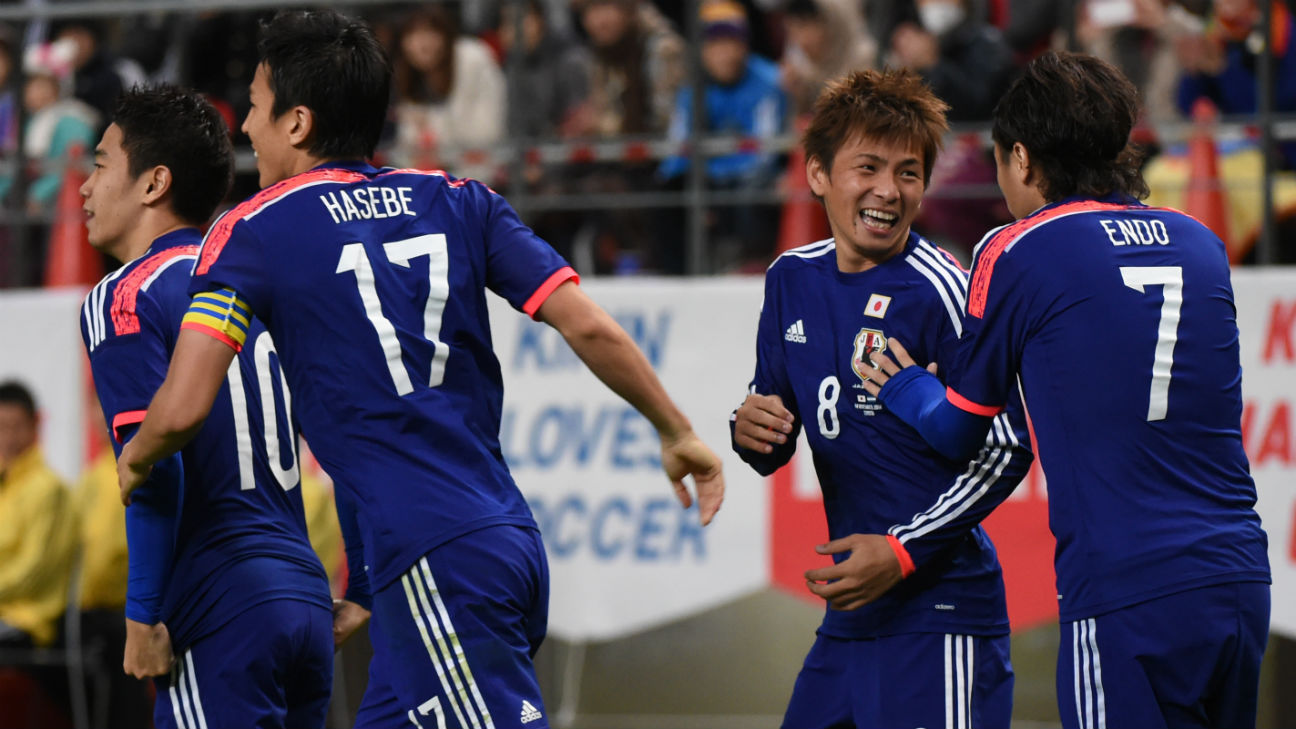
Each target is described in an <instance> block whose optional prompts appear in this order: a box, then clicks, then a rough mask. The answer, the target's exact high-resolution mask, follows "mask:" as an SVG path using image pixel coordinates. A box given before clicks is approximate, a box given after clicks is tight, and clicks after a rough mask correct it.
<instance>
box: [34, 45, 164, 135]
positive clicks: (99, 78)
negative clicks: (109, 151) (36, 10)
mask: <svg viewBox="0 0 1296 729" xmlns="http://www.w3.org/2000/svg"><path fill="white" fill-rule="evenodd" d="M54 40H55V42H61V41H62V42H70V43H72V44H73V47H75V48H76V53H75V55H74V56H73V59H72V68H73V95H74V96H76V98H78V99H80V100H81V101H84V102H85V103H87V104H89V105H90V106H91V107H93V108H94V110H95V111H97V112H98V113H99V117H98V118H99V119H100V120H101V121H102V123H103V126H104V127H107V126H108V124H107V121H106V120H107V119H108V117H109V115H110V114H112V109H113V104H115V103H116V102H117V95H118V94H120V93H121V92H122V89H128V88H130V87H131V86H134V85H136V84H140V83H144V81H145V80H146V77H145V74H144V71H143V69H142V68H140V65H139V64H138V63H136V62H134V61H132V60H130V59H126V58H119V57H118V56H117V55H116V54H114V53H112V52H110V51H109V50H107V49H106V48H104V46H103V43H102V41H103V29H102V28H101V27H100V26H99V25H97V24H94V23H91V22H90V21H85V20H72V21H68V22H66V23H65V24H63V25H61V26H59V27H58V29H57V30H56V31H55V33H54ZM102 133H103V129H102V128H96V129H95V130H94V137H95V139H98V137H99V135H100V134H102Z"/></svg>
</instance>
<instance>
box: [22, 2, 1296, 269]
mask: <svg viewBox="0 0 1296 729" xmlns="http://www.w3.org/2000/svg"><path fill="white" fill-rule="evenodd" d="M1262 2H1263V0H1214V2H1212V0H1056V1H1052V2H1040V1H1039V0H699V2H688V1H686V0H653V1H650V0H521V1H520V2H515V0H483V1H482V2H471V3H457V2H425V3H418V4H408V3H406V4H392V5H390V6H388V5H366V6H360V7H357V8H355V12H356V13H357V14H360V15H362V16H364V17H366V18H367V19H368V20H369V21H370V22H371V23H372V25H373V27H374V28H375V29H376V30H377V31H378V34H379V36H380V38H381V39H382V40H383V41H384V43H385V44H386V46H387V48H388V49H389V52H390V55H391V58H392V61H393V65H394V70H395V84H394V88H393V98H392V102H393V103H392V105H391V111H390V115H389V119H390V124H389V128H388V130H387V133H386V135H385V137H384V140H383V144H382V147H381V154H380V159H379V160H378V161H379V162H381V163H385V164H392V165H397V166H414V167H423V168H444V169H446V170H447V171H449V172H451V173H452V174H456V175H460V176H470V177H475V178H478V179H482V180H484V181H487V182H489V183H490V184H492V185H493V186H495V187H496V189H499V190H501V191H502V192H505V193H506V194H516V195H526V196H527V199H528V200H534V199H544V198H546V197H550V198H555V199H560V200H566V201H571V200H579V199H581V197H582V196H590V195H603V196H606V195H611V194H617V193H626V194H631V195H633V194H636V193H662V192H671V191H678V190H682V189H684V188H685V186H686V185H687V184H689V183H690V174H689V165H690V162H689V159H688V158H687V157H685V156H682V155H680V154H664V155H654V154H646V153H640V154H631V155H627V156H626V157H625V158H623V159H616V160H611V161H609V160H604V159H593V160H592V161H585V160H581V159H571V160H563V161H561V162H553V161H551V160H542V159H540V158H539V157H538V156H536V155H528V154H523V153H518V152H514V153H502V152H501V151H502V150H508V149H513V148H512V147H508V146H507V145H508V144H509V143H515V142H518V141H519V140H549V141H558V140H567V141H577V140H579V141H580V142H591V141H599V140H621V139H625V138H635V139H649V140H652V139H661V140H671V141H675V142H683V140H685V139H687V138H688V137H690V135H691V133H692V132H693V131H694V130H696V129H701V130H703V131H705V132H706V133H708V134H716V135H735V136H737V137H741V138H742V139H744V140H749V141H747V142H745V143H742V144H738V145H736V147H735V149H734V150H733V151H731V152H725V153H719V154H717V155H715V156H711V157H710V158H708V159H706V160H705V164H704V173H703V174H702V181H703V184H704V185H705V187H706V188H707V190H709V191H712V192H719V191H724V192H728V193H738V194H737V195H734V194H731V195H730V198H729V202H727V203H725V204H723V205H716V206H713V207H711V208H709V210H708V214H707V216H706V219H705V221H704V222H705V230H706V233H707V239H708V241H709V245H710V247H711V249H712V251H711V262H712V265H711V266H710V268H711V270H713V271H716V272H725V271H759V270H762V269H763V266H764V265H765V264H767V263H768V261H769V260H770V258H771V256H772V255H773V254H774V252H775V250H776V248H777V246H778V244H779V241H778V240H776V235H777V231H778V227H779V226H778V221H779V215H780V212H781V209H780V206H779V204H778V201H777V200H773V201H771V196H770V193H778V192H779V191H780V190H782V189H783V188H782V187H780V185H782V184H785V180H784V178H785V176H786V171H787V168H788V167H787V161H788V154H787V153H788V145H787V144H783V145H782V146H780V145H778V144H772V143H770V142H771V141H772V140H788V139H793V138H795V134H796V132H797V120H798V119H799V118H802V117H804V116H805V115H806V114H807V113H808V112H809V110H810V108H811V106H812V104H813V103H814V100H815V98H816V96H817V94H818V92H819V90H820V89H821V88H822V87H823V85H824V83H825V82H826V81H828V80H829V79H831V78H833V77H835V76H838V75H840V74H841V73H843V72H845V71H847V70H849V69H853V68H861V67H880V66H884V65H885V66H907V67H911V68H914V69H916V70H918V71H920V72H921V73H922V75H923V76H924V77H925V78H926V79H927V80H928V82H929V83H930V84H931V85H932V87H933V89H934V90H935V91H936V93H937V94H938V95H939V96H941V97H942V98H943V99H945V100H946V101H947V102H948V103H949V105H950V112H949V118H950V120H951V121H952V122H953V123H954V124H955V128H956V130H959V129H962V128H964V127H971V128H975V127H976V125H978V124H980V125H982V127H984V125H985V123H986V121H987V120H988V119H989V117H990V114H991V111H992V110H993V108H994V104H995V102H996V100H997V99H998V96H999V94H1000V93H1001V91H1002V90H1003V89H1004V88H1005V87H1006V85H1007V84H1008V83H1010V82H1011V80H1012V78H1013V75H1014V72H1015V71H1016V69H1018V68H1020V67H1021V66H1022V65H1023V64H1024V63H1025V62H1026V61H1028V60H1030V59H1031V58H1032V57H1034V56H1035V55H1036V54H1038V53H1039V52H1041V51H1042V50H1044V49H1046V48H1051V47H1053V48H1057V47H1069V48H1072V49H1079V50H1085V51H1088V52H1092V53H1094V54H1096V55H1099V56H1102V57H1104V58H1106V59H1108V60H1111V61H1113V62H1115V63H1116V64H1117V65H1118V66H1120V67H1121V68H1122V69H1124V70H1125V72H1126V73H1127V74H1128V75H1129V76H1130V77H1131V78H1132V80H1133V81H1134V82H1135V83H1136V84H1137V86H1138V87H1139V88H1140V90H1141V92H1142V93H1143V98H1144V104H1145V108H1146V117H1147V118H1146V121H1145V124H1144V125H1143V126H1142V127H1141V128H1140V132H1139V134H1140V140H1141V141H1143V142H1146V143H1149V145H1150V146H1151V148H1152V150H1153V151H1154V152H1155V151H1157V150H1158V149H1159V142H1160V141H1161V140H1160V139H1159V138H1158V135H1157V131H1156V130H1157V129H1158V128H1159V127H1160V126H1161V125H1164V124H1168V123H1169V124H1173V123H1175V122H1178V121H1183V120H1187V119H1190V118H1191V114H1192V111H1193V109H1194V107H1195V105H1196V103H1197V100H1198V99H1202V98H1205V99H1209V100H1210V101H1211V102H1212V103H1213V105H1214V106H1215V108H1216V109H1218V111H1219V113H1221V114H1223V115H1224V116H1225V118H1229V117H1234V116H1240V115H1241V116H1244V115H1249V114H1254V113H1255V112H1256V110H1257V107H1258V103H1259V100H1258V93H1257V83H1256V78H1257V74H1258V64H1257V51H1259V50H1260V49H1261V48H1262V46H1263V43H1262V41H1263V38H1262V33H1261V30H1260V23H1261V15H1262V13H1261V10H1262V7H1261V3H1262ZM690 12H697V13H698V16H697V17H696V18H690V17H688V16H687V14H688V13H690ZM519 13H520V14H521V17H520V18H519V17H517V16H518V14H519ZM1272 13H1273V36H1272V46H1273V52H1274V56H1275V61H1274V66H1275V73H1274V87H1275V92H1276V97H1275V98H1276V110H1277V111H1278V112H1279V113H1283V112H1292V111H1296V65H1294V64H1296V54H1294V53H1291V52H1290V45H1291V41H1292V29H1293V24H1292V22H1293V21H1292V14H1291V10H1290V8H1289V6H1288V2H1287V0H1273V5H1272ZM262 15H264V12H253V11H248V12H222V13H214V12H189V13H175V14H158V13H153V14H149V15H141V16H133V17H122V18H116V19H112V20H103V19H93V20H58V21H51V22H48V23H46V22H34V23H30V24H27V25H25V26H23V27H21V28H20V27H17V26H9V27H4V26H0V86H3V87H4V88H6V89H7V91H6V92H5V93H4V94H3V95H2V96H0V149H2V150H3V152H4V153H5V157H6V159H9V160H14V158H15V155H14V153H15V152H16V151H17V150H18V149H19V144H20V143H21V152H22V155H21V157H20V158H19V159H20V160H21V161H22V164H21V165H15V164H14V163H13V162H10V164H8V165H6V166H5V167H3V168H0V169H3V172H2V173H0V196H2V199H3V203H4V210H5V211H6V214H5V220H6V224H5V225H4V226H0V285H3V286H17V285H36V284H39V283H40V282H41V273H42V271H43V268H42V266H43V263H44V249H45V246H46V241H47V239H48V236H49V230H48V228H49V223H50V221H51V220H53V218H54V207H55V202H56V200H55V198H56V196H57V194H58V192H59V191H60V189H61V183H62V182H63V181H64V177H63V173H64V170H65V169H66V167H67V165H68V160H69V156H70V155H71V154H73V153H74V152H73V151H74V150H81V155H82V159H84V156H85V150H88V149H91V148H93V146H94V144H95V142H96V141H97V139H98V136H99V134H100V133H101V132H102V130H103V128H104V127H105V126H106V119H108V118H109V116H110V115H111V111H112V104H113V100H114V98H115V96H116V94H117V93H118V92H119V91H120V90H121V89H122V88H126V87H129V86H130V85H133V84H135V83H140V82H146V81H150V80H156V81H173V82H179V83H182V84H185V85H189V86H192V87H194V88H196V89H198V90H199V91H202V92H203V93H205V94H207V95H208V97H209V98H210V99H211V100H212V101H213V102H214V103H215V104H216V105H217V106H218V108H219V109H221V111H222V112H223V113H224V114H225V116H226V118H227V120H229V122H230V123H231V127H232V128H233V129H234V133H235V137H236V144H238V145H239V146H240V147H242V148H246V144H247V140H246V137H244V136H243V135H242V134H241V133H239V132H238V130H237V127H238V126H239V124H240V123H241V120H242V118H243V116H244V114H245V113H246V110H247V104H248V101H247V85H248V82H249V80H250V78H251V77H252V73H253V71H254V64H255V58H256V48H255V44H256V33H257V23H258V20H259V18H260V17H261V16H262ZM693 23H697V24H698V25H697V29H698V32H697V36H696V37H698V38H700V44H699V48H698V49H696V51H697V52H696V53H694V52H693V50H694V49H692V48H691V47H690V44H689V43H687V42H686V40H685V39H686V38H687V37H690V33H691V32H692V29H693V28H694V26H693ZM695 58H696V59H697V62H698V63H697V71H698V73H699V74H700V77H699V82H698V83H697V84H696V86H697V87H698V88H697V89H696V91H697V92H699V95H698V97H697V98H699V99H700V101H701V102H702V105H701V106H702V108H701V110H700V111H699V113H698V118H697V119H695V118H694V114H693V106H694V103H693V102H694V98H695V83H694V78H695V76H694V73H693V69H694V59H695ZM20 127H21V129H20ZM20 132H21V133H20ZM20 140H21V142H20ZM681 148H682V145H681ZM676 151H679V150H676ZM1276 154H1278V155H1279V159H1280V160H1281V162H1280V167H1284V168H1290V167H1291V166H1292V163H1291V162H1292V160H1293V159H1296V141H1293V140H1287V141H1285V142H1283V143H1282V144H1280V149H1279V150H1277V151H1276ZM573 157H579V155H573ZM244 167H245V168H247V169H249V170H250V165H244ZM696 182H697V181H696V179H694V180H692V183H693V184H696ZM993 184H994V175H993V161H992V159H991V158H990V156H989V154H988V150H987V148H986V145H985V143H984V139H981V140H979V141H977V142H976V143H972V142H971V141H968V140H960V139H959V138H957V136H956V137H955V138H953V140H952V143H950V144H949V145H948V146H947V150H946V152H945V159H944V160H942V161H941V163H940V164H939V165H938V169H937V173H936V176H935V178H934V179H933V186H934V187H935V186H939V185H947V186H950V187H949V189H950V190H951V191H952V192H950V193H949V194H941V193H940V192H939V191H937V190H935V189H933V190H932V192H934V193H937V194H934V195H932V198H933V200H932V202H933V204H932V205H931V208H932V210H931V212H930V214H929V215H927V216H926V217H925V218H924V219H923V220H920V221H919V229H920V230H923V231H924V232H925V233H927V234H928V235H930V236H932V237H934V238H937V239H939V240H940V241H941V242H943V243H946V244H948V245H950V246H951V247H953V248H954V249H956V253H957V252H958V251H959V250H966V249H967V248H968V247H969V246H970V245H972V244H973V243H975V241H976V239H978V238H979V236H980V235H981V233H983V232H984V231H985V230H986V229H987V228H988V227H990V226H992V225H994V224H997V223H1001V222H1005V218H1006V215H1007V212H1006V210H1004V209H1003V208H1002V206H1001V205H999V204H998V203H997V194H995V192H994V190H993ZM960 190H961V191H962V192H960ZM253 192H255V175H252V174H250V173H249V174H244V175H240V177H239V180H238V183H237V185H236V189H235V190H234V192H233V193H232V196H231V200H234V199H241V198H243V197H245V196H247V195H249V194H251V193H253ZM744 192H750V193H754V194H752V195H749V196H747V197H744V196H743V195H742V194H741V193H744ZM672 199H673V200H680V201H682V200H684V199H685V198H684V196H682V195H679V196H676V197H675V198H672ZM522 212H523V213H524V216H525V217H526V219H527V220H528V222H529V223H530V224H531V225H532V226H533V227H535V228H536V229H537V230H538V231H539V232H540V233H541V234H542V235H544V236H545V237H546V238H547V239H549V240H550V241H551V242H552V243H553V244H554V245H555V246H556V247H557V248H558V249H559V250H560V251H561V252H563V253H565V254H567V255H569V256H571V257H573V260H574V261H575V262H576V263H577V265H578V267H580V268H582V269H583V270H586V271H589V272H592V273H636V272H650V273H681V272H684V270H685V261H684V252H683V243H682V241H683V240H684V237H685V235H684V229H685V209H684V207H683V206H682V204H678V203H677V204H674V205H664V206H663V207H661V208H655V207H652V208H650V207H645V206H643V205H633V204H628V205H616V204H609V205H602V206H599V209H594V210H591V209H579V205H572V204H567V205H548V206H540V207H538V209H537V210H535V211H528V210H526V209H524V210H523V211H522ZM21 221H26V222H21ZM19 226H22V234H21V235H15V234H14V232H15V230H16V228H17V227H19ZM1239 235H1243V234H1242V233H1239Z"/></svg>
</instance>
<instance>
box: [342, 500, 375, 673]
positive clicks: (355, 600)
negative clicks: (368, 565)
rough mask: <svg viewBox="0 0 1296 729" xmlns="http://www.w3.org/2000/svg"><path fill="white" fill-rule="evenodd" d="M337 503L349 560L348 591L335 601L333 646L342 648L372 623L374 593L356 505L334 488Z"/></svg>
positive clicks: (343, 541)
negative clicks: (359, 631) (366, 565)
mask: <svg viewBox="0 0 1296 729" xmlns="http://www.w3.org/2000/svg"><path fill="white" fill-rule="evenodd" d="M333 501H334V503H335V504H336V505H337V514H338V526H339V527H340V528H341V530H342V543H343V545H344V547H345V549H346V558H347V589H346V594H345V595H343V596H342V599H341V600H334V601H333V645H334V647H335V648H338V647H341V646H342V644H343V643H344V642H346V639H347V638H350V637H351V634H352V633H354V632H355V631H356V630H358V629H359V628H361V627H362V626H363V625H364V624H365V623H366V622H368V621H369V616H370V614H371V611H372V610H373V591H372V588H371V587H370V585H369V571H368V570H367V569H365V559H364V541H363V539H362V537H361V536H360V523H359V519H358V517H357V515H356V508H355V504H354V503H352V501H351V500H350V499H348V498H346V496H345V495H344V493H343V490H342V489H340V488H338V487H337V484H334V487H333Z"/></svg>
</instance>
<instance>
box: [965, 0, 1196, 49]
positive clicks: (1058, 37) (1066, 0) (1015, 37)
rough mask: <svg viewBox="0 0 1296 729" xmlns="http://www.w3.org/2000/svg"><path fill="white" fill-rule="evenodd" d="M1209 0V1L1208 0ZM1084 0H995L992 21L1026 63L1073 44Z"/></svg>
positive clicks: (991, 5)
mask: <svg viewBox="0 0 1296 729" xmlns="http://www.w3.org/2000/svg"><path fill="white" fill-rule="evenodd" d="M1207 1H1208V2H1209V0H1207ZM1081 2H1083V0H1056V1H1055V2H1040V0H992V2H991V3H990V20H991V21H992V22H993V24H994V26H995V27H996V28H999V30H1000V31H1001V32H1002V33H1003V36H1004V41H1005V42H1007V43H1008V47H1009V48H1012V50H1013V56H1014V60H1015V62H1016V64H1018V65H1025V64H1026V63H1028V62H1029V61H1030V60H1031V59H1032V58H1035V57H1036V56H1038V55H1040V54H1041V53H1043V52H1044V51H1047V50H1048V49H1049V48H1051V47H1061V46H1067V45H1069V44H1070V37H1071V35H1072V34H1073V31H1074V29H1073V28H1072V27H1071V21H1072V19H1073V18H1074V16H1075V9H1076V6H1077V5H1078V4H1079V3H1081Z"/></svg>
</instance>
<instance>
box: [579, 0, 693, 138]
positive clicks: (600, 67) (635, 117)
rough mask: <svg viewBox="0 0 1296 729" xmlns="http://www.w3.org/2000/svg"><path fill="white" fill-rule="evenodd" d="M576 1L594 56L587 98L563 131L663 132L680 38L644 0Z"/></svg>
mask: <svg viewBox="0 0 1296 729" xmlns="http://www.w3.org/2000/svg"><path fill="white" fill-rule="evenodd" d="M576 2H577V7H578V8H579V12H580V20H581V27H582V28H584V30H585V33H586V34H587V35H588V37H589V43H590V48H591V50H592V51H593V56H594V58H593V66H592V69H591V73H590V95H589V98H588V99H587V101H586V103H585V105H584V106H583V107H582V108H581V110H580V113H578V114H577V115H576V117H575V118H574V119H573V120H572V122H571V124H569V125H568V127H567V131H568V133H570V134H573V135H577V136H590V135H592V136H605V137H611V136H617V135H621V134H652V133H660V132H664V131H666V127H667V126H668V124H669V121H670V115H671V111H672V110H673V108H674V104H675V93H676V92H677V91H678V90H679V88H680V86H681V85H682V84H683V83H684V78H685V57H684V40H683V39H682V38H680V36H679V34H678V33H676V32H675V30H674V28H672V27H671V26H670V24H669V23H668V22H667V20H666V19H665V18H664V17H662V15H661V13H660V12H658V11H657V9H656V8H655V7H653V5H652V4H651V3H649V2H646V1H645V0H576Z"/></svg>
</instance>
